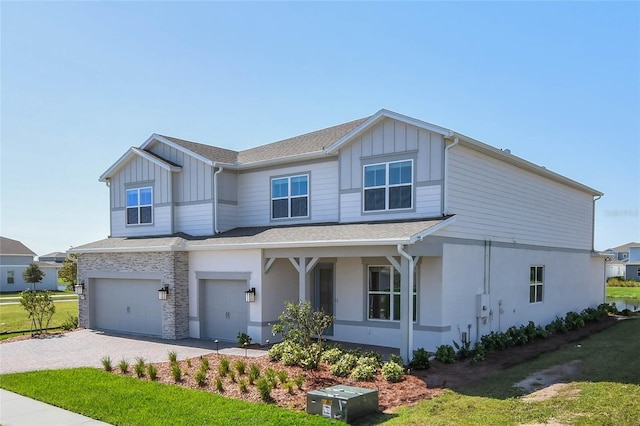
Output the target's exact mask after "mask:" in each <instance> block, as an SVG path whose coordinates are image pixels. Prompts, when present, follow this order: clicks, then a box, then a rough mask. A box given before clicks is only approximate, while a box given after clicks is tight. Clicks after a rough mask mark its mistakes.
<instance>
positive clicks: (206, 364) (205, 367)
mask: <svg viewBox="0 0 640 426" xmlns="http://www.w3.org/2000/svg"><path fill="white" fill-rule="evenodd" d="M200 368H201V369H203V370H205V371H206V370H209V368H210V367H209V358H207V357H200Z"/></svg>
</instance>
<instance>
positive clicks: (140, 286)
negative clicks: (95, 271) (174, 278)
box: [91, 279, 163, 336]
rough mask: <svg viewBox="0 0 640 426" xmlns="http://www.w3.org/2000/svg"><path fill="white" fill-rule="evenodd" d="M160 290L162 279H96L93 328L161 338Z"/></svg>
mask: <svg viewBox="0 0 640 426" xmlns="http://www.w3.org/2000/svg"><path fill="white" fill-rule="evenodd" d="M160 287H161V285H160V281H159V280H124V279H96V280H95V281H94V283H93V291H91V304H92V306H91V308H92V309H91V313H92V315H91V319H92V321H91V327H92V328H96V329H101V330H111V331H119V332H123V333H132V334H144V335H149V336H161V335H162V303H163V302H162V301H161V300H158V289H159V288H160Z"/></svg>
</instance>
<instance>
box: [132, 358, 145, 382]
mask: <svg viewBox="0 0 640 426" xmlns="http://www.w3.org/2000/svg"><path fill="white" fill-rule="evenodd" d="M144 370H145V363H144V358H136V363H135V365H134V366H133V371H135V373H136V376H137V377H138V378H140V377H142V376H144Z"/></svg>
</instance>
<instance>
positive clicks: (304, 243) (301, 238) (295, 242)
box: [71, 218, 446, 252]
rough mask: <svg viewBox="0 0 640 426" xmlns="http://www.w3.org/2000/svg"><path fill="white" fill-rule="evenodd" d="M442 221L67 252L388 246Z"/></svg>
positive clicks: (238, 234)
mask: <svg viewBox="0 0 640 426" xmlns="http://www.w3.org/2000/svg"><path fill="white" fill-rule="evenodd" d="M445 220H446V218H438V219H425V220H413V221H404V222H374V223H351V224H336V223H331V224H314V225H304V226H297V225H296V226H279V227H254V228H236V229H233V230H231V231H227V232H223V233H221V234H218V235H215V236H212V237H190V236H188V235H183V236H171V237H157V238H156V237H154V238H107V239H104V240H100V241H96V242H93V243H89V244H85V245H83V246H78V247H74V248H73V249H72V250H71V251H72V252H92V251H96V252H99V251H131V252H134V251H156V250H158V251H160V250H165V251H166V250H204V249H213V250H215V249H218V248H219V249H225V248H228V247H231V246H235V247H240V246H243V247H247V248H249V247H251V248H257V247H265V248H266V247H273V246H277V245H284V244H286V245H288V246H297V247H320V246H325V247H327V246H341V245H342V246H348V245H386V244H389V245H391V244H399V243H400V242H407V241H408V240H409V239H410V238H411V237H414V236H416V235H418V234H420V233H422V232H424V231H426V230H428V229H430V228H432V227H434V226H436V225H439V224H441V223H442V222H444V221H445Z"/></svg>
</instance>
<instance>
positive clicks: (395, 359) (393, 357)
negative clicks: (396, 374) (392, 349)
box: [389, 354, 404, 367]
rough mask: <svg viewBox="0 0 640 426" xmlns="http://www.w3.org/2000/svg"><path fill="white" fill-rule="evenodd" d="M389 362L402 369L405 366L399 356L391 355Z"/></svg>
mask: <svg viewBox="0 0 640 426" xmlns="http://www.w3.org/2000/svg"><path fill="white" fill-rule="evenodd" d="M389 362H395V363H396V364H398V365H399V366H401V367H402V366H403V365H404V360H403V359H402V357H401V356H400V355H398V354H391V355H389Z"/></svg>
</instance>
